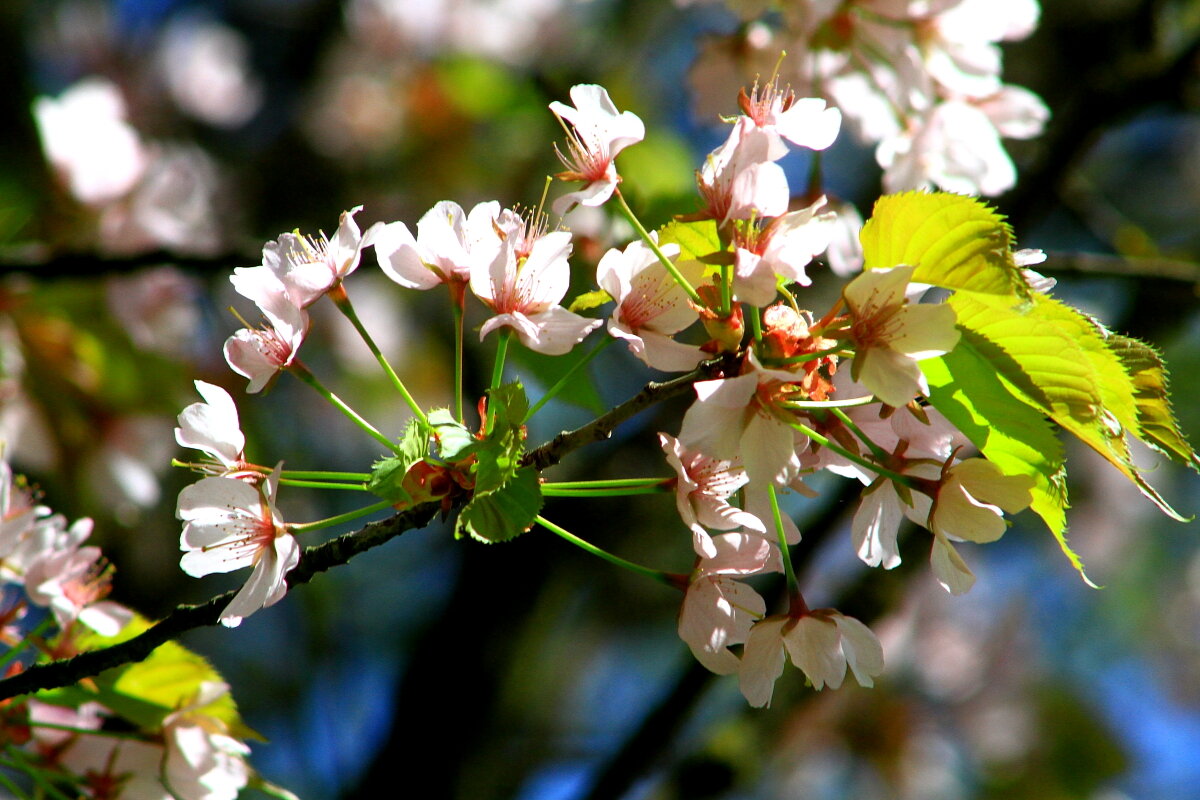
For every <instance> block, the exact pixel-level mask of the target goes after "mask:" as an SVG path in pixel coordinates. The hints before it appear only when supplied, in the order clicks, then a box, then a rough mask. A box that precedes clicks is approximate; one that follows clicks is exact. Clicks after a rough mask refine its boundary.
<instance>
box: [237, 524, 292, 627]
mask: <svg viewBox="0 0 1200 800" xmlns="http://www.w3.org/2000/svg"><path fill="white" fill-rule="evenodd" d="M298 563H300V548H299V546H298V545H297V544H296V540H295V538H294V537H292V536H289V535H284V536H280V537H278V538H277V540H276V544H275V546H274V547H272V548H267V549H266V550H264V551H263V555H262V557H261V558H260V559H259V561H258V563H257V564H256V565H255V567H254V572H252V573H251V575H250V579H249V580H247V581H246V584H245V585H244V586H243V587H242V588H241V590H239V591H238V593H237V594H236V595H234V598H233V600H231V601H230V602H229V605H228V606H226V607H225V610H224V611H222V612H221V624H222V625H224V626H226V627H227V628H236V627H237V626H238V625H240V624H241V623H242V620H243V619H245V618H246V617H248V616H250V615H251V614H253V613H254V612H255V611H258V610H259V609H260V608H266V607H267V606H270V605H274V604H275V603H278V602H279V601H280V600H281V599H283V596H284V595H285V594H287V582H286V580H285V578H286V576H287V573H288V572H289V571H291V570H292V569H293V568H294V567H295V566H296V565H297V564H298Z"/></svg>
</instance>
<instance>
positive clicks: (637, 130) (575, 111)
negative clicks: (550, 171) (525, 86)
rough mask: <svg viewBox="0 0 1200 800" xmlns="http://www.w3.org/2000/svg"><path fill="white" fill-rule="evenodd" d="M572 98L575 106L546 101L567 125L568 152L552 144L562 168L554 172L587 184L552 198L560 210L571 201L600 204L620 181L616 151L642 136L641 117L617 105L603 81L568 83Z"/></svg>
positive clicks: (568, 205) (566, 207) (590, 204)
mask: <svg viewBox="0 0 1200 800" xmlns="http://www.w3.org/2000/svg"><path fill="white" fill-rule="evenodd" d="M571 101H572V102H573V103H575V106H574V107H572V106H568V105H566V104H564V103H560V102H558V101H557V100H556V101H554V102H553V103H551V104H550V110H551V111H553V112H554V114H555V116H557V117H558V118H559V120H561V121H565V122H569V123H570V125H571V128H570V129H569V130H568V131H567V152H568V154H569V155H564V154H563V153H562V152H561V151H558V149H557V148H555V151H556V152H557V153H558V157H559V160H560V161H562V163H563V166H564V167H566V168H567V169H566V171H565V172H560V173H559V174H558V176H557V177H558V178H559V179H561V180H566V181H583V182H584V183H586V184H587V185H586V186H584V187H583V188H582V189H580V190H578V191H575V192H571V193H570V194H565V195H563V196H562V197H560V198H558V199H557V200H555V201H554V205H553V209H554V213H556V214H560V215H561V214H565V213H566V212H567V211H568V210H570V209H571V208H572V207H573V206H575V205H584V206H599V205H603V204H604V203H605V202H607V201H608V198H610V197H612V193H613V192H614V191H615V190H616V188H617V184H618V183H620V182H621V177H620V176H619V175H618V174H617V167H616V164H615V163H614V159H615V158H616V156H617V153H619V152H621V151H622V150H624V149H625V148H626V147H628V146H629V145H631V144H636V143H637V142H640V141H641V140H642V139H643V138H645V136H646V128H645V126H644V125H643V124H642V120H641V119H640V118H639V117H638V116H637V115H636V114H634V113H633V112H631V111H625V112H619V111H617V107H616V106H615V105H613V102H612V100H611V99H609V96H608V91H607V90H605V89H604V87H602V86H596V85H594V84H580V85H578V86H572V87H571Z"/></svg>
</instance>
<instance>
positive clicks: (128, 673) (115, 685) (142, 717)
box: [81, 616, 263, 740]
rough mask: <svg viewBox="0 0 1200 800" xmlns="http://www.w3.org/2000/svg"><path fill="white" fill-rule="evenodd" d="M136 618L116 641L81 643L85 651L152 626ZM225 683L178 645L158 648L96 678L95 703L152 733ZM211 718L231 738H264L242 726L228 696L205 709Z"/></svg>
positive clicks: (100, 639)
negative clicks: (209, 686) (206, 688)
mask: <svg viewBox="0 0 1200 800" xmlns="http://www.w3.org/2000/svg"><path fill="white" fill-rule="evenodd" d="M151 624H152V623H151V622H150V621H149V620H147V619H145V618H144V617H141V616H136V617H134V619H133V621H131V622H130V623H129V624H128V625H126V626H125V628H124V629H123V630H122V631H121V632H120V633H119V634H117V635H116V636H112V637H102V636H99V635H94V634H93V635H90V636H88V637H86V638H85V640H83V641H82V642H81V644H82V645H83V646H85V647H87V648H88V649H95V648H99V647H107V646H110V645H114V644H119V643H120V642H123V641H126V640H128V639H132V638H133V637H134V636H137V635H138V634H140V633H142V632H143V631H145V630H146V629H147V628H149V627H150V626H151ZM206 682H218V683H224V682H225V681H224V679H223V678H222V677H221V674H220V673H219V672H217V670H216V669H214V668H213V666H212V665H211V664H209V663H208V661H207V660H205V659H204V657H203V656H200V655H198V654H196V653H193V652H192V651H191V650H188V649H187V648H186V647H184V646H183V645H181V644H179V643H178V642H174V641H170V642H166V643H164V644H162V645H159V646H158V647H157V648H156V649H155V650H154V652H152V653H151V654H150V655H149V656H148V657H147V658H146V659H145V660H143V661H140V662H135V663H132V664H125V665H123V666H120V667H115V668H113V669H110V670H106V671H105V672H102V673H100V675H98V676H97V677H96V679H95V685H96V687H97V689H98V690H99V696H98V697H97V698H96V699H97V700H99V701H100V702H101V703H103V704H104V705H105V706H107V707H108V708H110V709H112V710H113V711H115V712H117V713H118V714H120V715H121V716H123V717H125V718H126V719H128V720H129V721H130V722H133V723H134V724H136V725H138V726H139V727H141V728H145V729H148V730H154V729H156V728H158V727H160V726H161V725H162V721H163V719H164V718H165V717H166V716H167V715H168V714H170V713H171V712H173V711H176V710H178V709H179V708H182V707H184V706H186V705H188V704H190V703H192V702H194V701H195V699H196V696H197V694H198V693H199V691H200V685H201V684H202V683H206ZM204 712H205V713H206V714H208V715H209V716H211V717H213V718H215V719H218V720H220V721H221V722H224V723H225V725H226V726H227V727H228V730H229V732H230V735H232V736H234V737H237V738H240V739H246V738H254V739H260V740H261V739H262V738H263V737H262V736H261V735H259V734H258V733H256V732H255V731H254V730H252V729H251V728H249V727H247V726H246V725H245V724H244V723H243V722H242V718H241V715H240V714H239V713H238V710H237V704H236V703H235V702H234V700H233V696H232V695H231V694H229V693H228V692H227V693H225V694H223V695H221V696H220V697H219V698H217V699H216V700H215V701H213V702H212V703H211V704H209V705H207V706H205V707H204Z"/></svg>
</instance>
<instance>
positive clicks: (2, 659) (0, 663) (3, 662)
mask: <svg viewBox="0 0 1200 800" xmlns="http://www.w3.org/2000/svg"><path fill="white" fill-rule="evenodd" d="M52 624H54V617H53V616H52V615H47V616H46V618H45V619H44V620H42V621H41V622H39V623H38V624H37V626H36V627H35V628H34V629H33V630H31V631H30V632H29V633H27V634H25V636H24V637H22V639H21V641H19V642H17V643H16V644H15V645H13V646H12V648H11V649H10V650H9V651H8V652H7V653H5V654H4V655H3V656H0V669H2V668H3V667H6V666H8V662H10V661H12V660H13V659H14V658H16V657H17V656H19V655H20V654H21V651H22V650H24V649H25V648H26V647H28V646H29V645H30V644H32V643H33V642H36V641H38V639H39V637H41V635H42V634H44V633H45V632H46V631H47V630H49V629H50V626H51V625H52Z"/></svg>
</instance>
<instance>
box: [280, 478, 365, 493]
mask: <svg viewBox="0 0 1200 800" xmlns="http://www.w3.org/2000/svg"><path fill="white" fill-rule="evenodd" d="M279 484H280V485H281V486H299V487H300V488H302V489H342V490H346V491H351V492H365V491H366V490H367V487H365V486H363V485H362V484H361V483H335V482H333V481H302V480H296V479H295V478H280V479H279Z"/></svg>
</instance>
